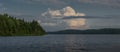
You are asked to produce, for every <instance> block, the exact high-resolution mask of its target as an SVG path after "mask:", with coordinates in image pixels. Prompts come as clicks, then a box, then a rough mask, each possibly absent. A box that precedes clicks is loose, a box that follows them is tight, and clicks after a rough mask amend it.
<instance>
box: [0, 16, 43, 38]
mask: <svg viewBox="0 0 120 52" xmlns="http://www.w3.org/2000/svg"><path fill="white" fill-rule="evenodd" d="M43 34H45V31H44V30H43V29H42V27H41V26H40V25H39V23H38V22H37V21H35V20H33V21H32V22H25V21H24V20H21V19H16V18H15V17H12V16H9V15H7V14H4V15H0V36H24V35H31V36H32V35H43Z"/></svg>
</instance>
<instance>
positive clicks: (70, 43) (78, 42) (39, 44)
mask: <svg viewBox="0 0 120 52" xmlns="http://www.w3.org/2000/svg"><path fill="white" fill-rule="evenodd" d="M0 52H120V35H75V34H74V35H45V36H16V37H0Z"/></svg>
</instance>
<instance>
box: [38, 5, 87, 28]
mask: <svg viewBox="0 0 120 52" xmlns="http://www.w3.org/2000/svg"><path fill="white" fill-rule="evenodd" d="M41 15H42V16H43V18H47V20H46V21H43V22H42V21H39V22H40V24H41V25H43V26H52V27H54V26H59V27H60V26H65V27H66V28H69V29H85V28H86V19H83V18H77V19H76V18H75V19H62V18H65V17H70V16H85V14H84V13H80V12H76V11H75V9H73V8H72V7H70V6H67V7H65V8H63V9H59V10H52V9H48V10H47V11H46V12H44V13H42V14H41ZM54 20H56V21H54Z"/></svg>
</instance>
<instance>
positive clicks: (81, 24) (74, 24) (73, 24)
mask: <svg viewBox="0 0 120 52" xmlns="http://www.w3.org/2000/svg"><path fill="white" fill-rule="evenodd" d="M66 22H67V24H68V26H69V28H70V29H80V28H82V29H83V28H86V19H84V18H79V19H69V20H67V21H66Z"/></svg>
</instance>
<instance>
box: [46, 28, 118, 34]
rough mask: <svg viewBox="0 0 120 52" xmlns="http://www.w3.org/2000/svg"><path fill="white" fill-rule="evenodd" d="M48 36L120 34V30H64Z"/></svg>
mask: <svg viewBox="0 0 120 52" xmlns="http://www.w3.org/2000/svg"><path fill="white" fill-rule="evenodd" d="M48 34H120V29H117V28H104V29H88V30H73V29H71V30H62V31H56V32H48Z"/></svg>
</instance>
